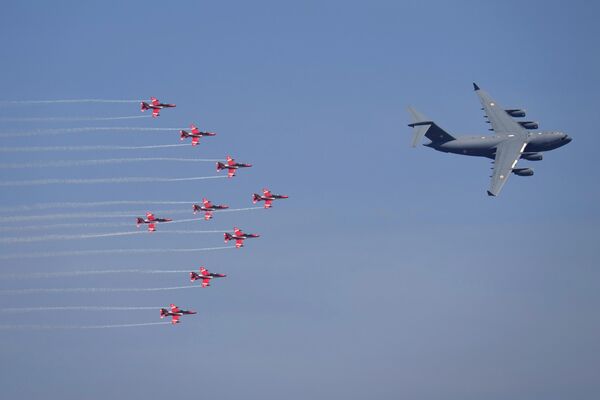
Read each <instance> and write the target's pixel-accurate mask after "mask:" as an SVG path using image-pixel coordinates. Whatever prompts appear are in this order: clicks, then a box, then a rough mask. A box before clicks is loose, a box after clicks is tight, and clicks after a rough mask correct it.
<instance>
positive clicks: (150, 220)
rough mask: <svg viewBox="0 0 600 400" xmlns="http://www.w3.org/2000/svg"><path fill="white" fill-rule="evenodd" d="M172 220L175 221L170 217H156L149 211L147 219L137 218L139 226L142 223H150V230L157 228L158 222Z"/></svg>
mask: <svg viewBox="0 0 600 400" xmlns="http://www.w3.org/2000/svg"><path fill="white" fill-rule="evenodd" d="M170 221H173V220H172V219H169V218H156V217H155V216H154V214H152V213H150V212H149V213H146V219H144V218H137V220H136V225H137V227H138V228H139V227H140V225H141V224H148V231H150V232H154V231H155V230H156V223H157V222H170Z"/></svg>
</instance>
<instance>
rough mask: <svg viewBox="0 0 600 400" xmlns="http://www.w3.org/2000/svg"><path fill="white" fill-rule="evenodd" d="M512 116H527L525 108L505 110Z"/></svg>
mask: <svg viewBox="0 0 600 400" xmlns="http://www.w3.org/2000/svg"><path fill="white" fill-rule="evenodd" d="M504 111H506V113H507V114H508V115H510V116H511V117H517V118H522V117H524V116H525V110H521V109H520V108H510V109H508V110H504Z"/></svg>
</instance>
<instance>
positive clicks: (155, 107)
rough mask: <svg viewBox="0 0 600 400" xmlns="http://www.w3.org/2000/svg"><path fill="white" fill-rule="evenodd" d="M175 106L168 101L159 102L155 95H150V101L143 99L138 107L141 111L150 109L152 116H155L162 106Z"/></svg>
mask: <svg viewBox="0 0 600 400" xmlns="http://www.w3.org/2000/svg"><path fill="white" fill-rule="evenodd" d="M173 107H176V105H175V104H168V103H161V102H160V101H158V99H157V98H156V97H150V103H149V104H148V103H146V102H145V101H142V102H141V103H140V109H141V110H142V112H144V111H146V110H152V117H153V118H156V117H158V115H159V114H160V110H161V109H163V108H173Z"/></svg>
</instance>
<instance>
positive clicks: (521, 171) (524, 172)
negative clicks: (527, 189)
mask: <svg viewBox="0 0 600 400" xmlns="http://www.w3.org/2000/svg"><path fill="white" fill-rule="evenodd" d="M512 172H513V174H515V175H519V176H531V175H533V170H532V169H531V168H515V169H513V170H512Z"/></svg>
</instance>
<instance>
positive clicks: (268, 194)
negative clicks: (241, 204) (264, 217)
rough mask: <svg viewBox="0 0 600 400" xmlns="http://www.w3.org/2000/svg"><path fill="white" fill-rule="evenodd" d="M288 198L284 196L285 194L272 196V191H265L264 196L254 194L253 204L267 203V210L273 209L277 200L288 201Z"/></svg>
mask: <svg viewBox="0 0 600 400" xmlns="http://www.w3.org/2000/svg"><path fill="white" fill-rule="evenodd" d="M287 198H288V196H286V195H283V194H272V193H271V191H270V190H269V189H266V188H265V189H263V194H262V195H260V194H258V193H254V194H253V195H252V203H254V204H256V203H258V202H259V201H263V200H264V202H265V208H271V207H272V204H271V203H273V200H277V199H287Z"/></svg>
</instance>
